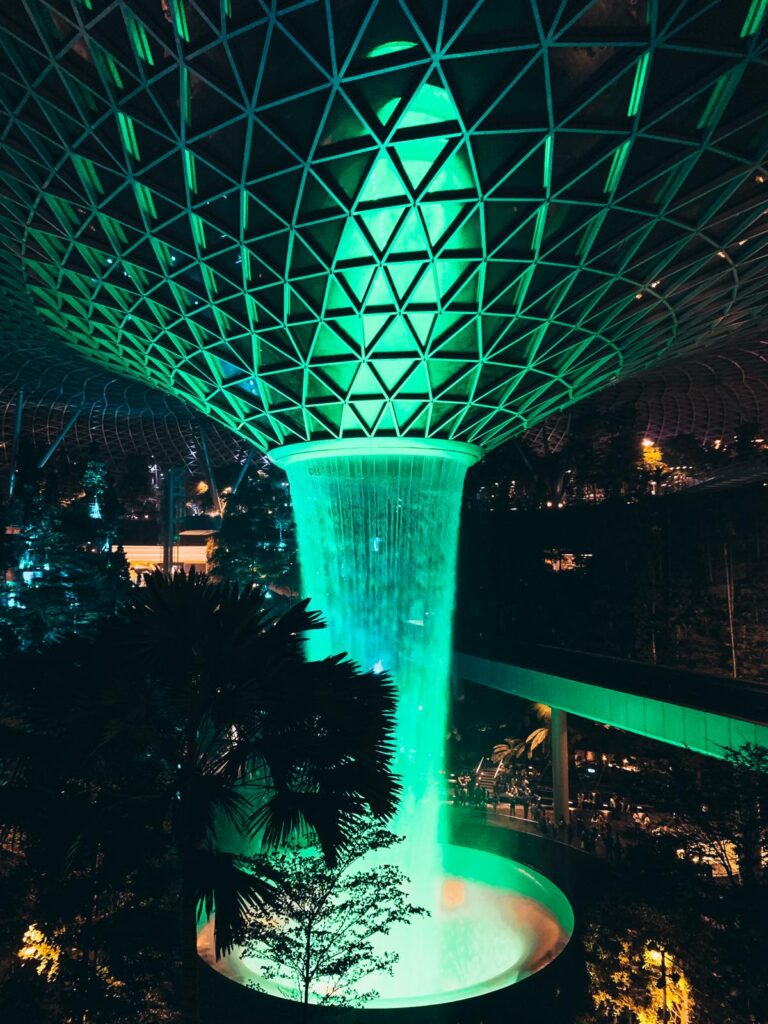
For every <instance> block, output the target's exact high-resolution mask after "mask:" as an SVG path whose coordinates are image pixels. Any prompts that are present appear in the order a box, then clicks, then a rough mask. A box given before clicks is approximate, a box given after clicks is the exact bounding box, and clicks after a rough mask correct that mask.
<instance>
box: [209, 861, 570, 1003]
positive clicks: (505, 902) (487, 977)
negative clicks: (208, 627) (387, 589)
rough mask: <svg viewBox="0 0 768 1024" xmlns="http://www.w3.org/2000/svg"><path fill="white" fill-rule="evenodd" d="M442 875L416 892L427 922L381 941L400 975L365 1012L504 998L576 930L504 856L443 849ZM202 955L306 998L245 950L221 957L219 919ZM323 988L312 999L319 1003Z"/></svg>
mask: <svg viewBox="0 0 768 1024" xmlns="http://www.w3.org/2000/svg"><path fill="white" fill-rule="evenodd" d="M441 854H442V856H441V869H440V873H439V876H438V877H435V878H432V879H430V880H429V881H425V882H423V883H421V884H420V885H419V886H418V887H417V888H416V889H415V890H412V891H411V900H412V902H415V903H420V904H421V905H422V906H427V907H431V913H430V916H428V917H422V918H416V919H415V920H414V921H412V922H411V924H409V925H403V926H398V927H397V928H396V929H393V931H392V932H391V933H390V934H389V936H387V937H386V938H383V939H382V943H383V944H384V948H391V949H394V950H396V952H397V953H398V956H399V959H398V962H397V963H396V965H395V967H394V972H393V974H392V975H391V976H390V975H387V974H382V975H379V976H377V977H375V978H369V979H368V980H367V982H366V987H367V988H368V989H375V991H376V992H377V996H376V998H375V999H373V1000H371V1001H370V1002H368V1003H366V1004H365V1008H366V1009H372V1010H376V1009H399V1008H405V1007H415V1006H429V1005H434V1004H437V1003H448V1002H453V1001H456V1000H464V999H471V998H473V997H475V996H480V995H485V994H486V993H489V992H495V991H496V990H498V989H501V988H506V987H507V986H508V985H513V984H514V983H515V982H518V981H522V979H523V978H527V977H529V976H530V975H531V974H534V973H535V972H536V971H539V970H541V969H542V968H543V967H546V966H547V964H549V963H551V962H552V960H554V959H555V957H556V956H557V955H558V954H559V953H561V952H562V950H563V949H564V948H565V946H566V944H567V943H568V940H569V939H570V937H571V934H572V932H573V911H572V909H571V905H570V903H569V902H568V900H567V899H566V897H565V896H564V895H563V893H562V892H561V891H560V889H558V888H557V886H556V885H554V884H553V883H552V882H550V881H549V880H548V879H547V878H545V877H544V876H543V875H540V874H539V873H538V872H537V871H533V870H531V869H530V868H528V867H525V866H524V865H522V864H519V863H517V862H516V861H513V860H508V859H507V858H505V857H499V856H497V855H496V854H492V853H485V852H483V851H480V850H475V849H470V848H469V847H464V846H451V845H446V846H444V847H442V849H441ZM198 948H199V951H200V955H201V956H202V957H203V959H204V960H206V961H207V962H208V963H209V964H210V965H211V966H212V967H214V968H215V969H216V970H217V971H220V972H221V973H222V974H224V975H226V976H227V977H229V978H231V979H232V980H233V981H237V982H239V983H240V984H243V985H249V986H251V987H254V988H258V989H259V990H260V991H262V992H264V993H267V994H269V995H274V996H281V997H283V998H289V999H293V998H298V994H297V993H296V992H295V991H291V990H290V989H286V986H285V985H284V984H283V985H278V984H276V983H275V982H271V981H268V980H265V979H264V978H263V977H262V976H261V975H260V968H259V960H258V958H257V957H253V958H243V957H242V956H241V955H240V951H239V950H235V951H234V952H233V953H232V954H231V955H230V956H228V957H226V958H224V959H222V960H219V961H215V959H214V957H213V923H212V922H208V924H206V926H205V927H204V928H203V929H202V931H201V933H200V937H199V942H198ZM321 997H322V991H320V990H318V991H317V992H316V993H315V994H314V998H313V1000H312V1001H318V1002H319V1001H320V999H321Z"/></svg>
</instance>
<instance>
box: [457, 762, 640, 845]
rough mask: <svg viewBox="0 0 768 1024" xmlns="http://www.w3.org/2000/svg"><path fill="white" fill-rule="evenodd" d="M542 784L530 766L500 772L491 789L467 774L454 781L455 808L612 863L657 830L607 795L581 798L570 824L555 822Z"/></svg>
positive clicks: (619, 798)
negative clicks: (510, 822) (642, 834)
mask: <svg viewBox="0 0 768 1024" xmlns="http://www.w3.org/2000/svg"><path fill="white" fill-rule="evenodd" d="M483 781H485V780H483ZM544 781H545V777H543V776H542V773H541V772H540V771H539V770H538V769H537V768H536V767H534V766H533V765H530V764H526V765H523V766H514V767H512V768H507V769H505V770H503V771H500V772H498V773H497V774H496V776H495V778H494V779H493V781H492V783H491V784H490V785H489V784H488V783H487V781H485V784H481V773H480V772H469V771H465V772H464V773H463V774H461V775H459V776H458V777H457V778H456V780H455V786H454V803H455V804H456V805H458V806H460V807H474V808H478V809H479V810H481V811H482V812H483V813H486V812H488V811H490V812H491V813H493V814H494V815H497V816H498V819H499V823H502V822H503V821H504V819H506V818H513V819H518V827H522V828H526V829H527V830H530V831H534V830H537V831H539V832H540V833H541V834H542V835H544V836H547V837H548V838H549V839H552V840H555V841H557V842H561V843H567V844H568V845H569V846H574V847H576V848H577V849H579V850H583V851H584V852H585V853H589V854H592V855H594V856H598V857H603V858H605V859H606V860H610V861H619V860H621V859H622V858H623V856H624V852H625V850H626V847H627V845H631V844H632V843H633V841H635V838H636V836H637V834H638V832H639V831H640V830H644V831H647V830H650V829H652V828H653V827H654V820H653V819H652V818H651V816H650V815H649V813H648V810H647V809H646V808H645V807H643V806H641V805H638V804H636V803H633V802H632V800H630V799H629V797H627V796H625V795H623V794H618V793H611V794H610V795H606V794H603V793H601V792H599V791H598V790H592V791H579V792H577V793H576V796H575V798H574V799H573V800H572V802H571V813H570V820H569V821H566V820H565V819H564V818H563V817H560V819H559V820H556V819H555V815H554V812H553V809H552V798H551V790H548V789H547V788H546V786H545V785H543V782H544Z"/></svg>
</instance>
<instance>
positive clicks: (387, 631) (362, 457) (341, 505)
mask: <svg viewBox="0 0 768 1024" xmlns="http://www.w3.org/2000/svg"><path fill="white" fill-rule="evenodd" d="M480 454H481V452H480V450H479V449H477V448H474V447H473V446H470V445H459V444H456V443H450V442H439V441H438V442H429V441H421V442H419V441H418V440H413V441H406V440H399V439H389V440H387V439H375V440H373V439H372V440H370V441H368V440H366V439H362V440H358V441H352V442H344V441H337V442H328V443H327V444H321V443H318V442H315V443H310V444H308V445H289V446H287V447H285V448H282V449H280V448H278V449H276V450H275V451H273V452H271V457H272V458H273V459H274V461H275V462H277V464H278V465H280V466H282V467H283V468H284V469H285V470H286V471H287V473H288V479H289V481H290V486H291V498H292V501H293V507H294V512H295V515H296V524H297V529H298V539H299V551H300V558H301V573H302V586H303V591H304V593H307V594H311V596H312V601H313V604H314V605H315V606H316V607H317V608H318V609H320V610H322V612H323V614H324V615H325V616H326V617H327V620H328V628H327V629H325V630H322V631H320V632H318V633H317V634H314V635H312V636H311V638H310V653H311V655H312V657H325V656H326V655H329V654H333V653H335V652H338V651H340V650H346V651H348V652H349V654H350V656H351V657H352V658H353V659H354V660H355V661H357V662H359V663H360V664H361V665H362V666H364V667H365V668H366V669H375V670H377V671H387V672H390V673H391V674H392V676H393V678H394V679H395V681H396V683H397V686H398V691H399V709H398V726H397V739H396V770H397V771H398V773H399V774H400V775H401V777H402V779H403V788H404V796H403V801H402V804H401V807H400V810H399V813H398V823H397V825H396V829H397V828H399V829H401V830H402V832H403V833H404V834H406V835H407V836H408V842H407V844H403V847H404V848H405V847H406V846H408V848H409V850H410V853H409V854H407V856H406V860H409V861H410V864H409V866H405V865H404V870H406V872H407V873H408V874H410V875H413V874H415V873H416V871H419V872H421V870H422V868H423V866H424V863H425V862H424V857H425V854H426V851H427V850H428V848H429V847H430V846H434V838H435V836H436V834H437V831H438V807H439V800H440V785H439V783H440V780H441V778H443V776H444V772H445V768H444V756H445V755H444V748H445V736H446V730H447V709H448V693H449V686H448V682H449V672H450V661H451V654H452V640H451V629H452V619H453V605H454V590H455V576H456V548H457V541H458V533H459V508H460V502H461V494H462V489H463V483H464V474H465V472H466V469H467V467H468V466H469V465H471V464H472V463H473V462H475V461H476V460H477V458H478V457H479V456H480ZM430 870H431V869H430Z"/></svg>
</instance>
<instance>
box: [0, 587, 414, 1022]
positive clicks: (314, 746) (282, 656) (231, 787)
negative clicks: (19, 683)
mask: <svg viewBox="0 0 768 1024" xmlns="http://www.w3.org/2000/svg"><path fill="white" fill-rule="evenodd" d="M263 597H264V595H263V591H262V590H260V589H259V588H256V587H245V588H243V589H240V588H238V587H237V586H236V585H232V584H228V583H214V582H212V581H210V580H209V579H208V578H207V577H205V576H201V575H196V574H194V573H191V574H190V575H188V576H187V575H185V574H183V573H179V574H177V575H176V576H174V577H172V578H169V577H167V576H165V575H163V574H162V573H159V572H158V573H155V574H154V575H153V576H151V577H150V578H149V580H148V582H147V586H146V587H143V588H136V589H135V590H134V591H133V592H132V596H131V600H130V601H129V603H128V605H127V606H126V607H125V608H124V609H123V610H122V611H121V612H120V613H119V614H118V615H117V616H116V617H114V618H113V619H112V620H110V621H109V622H107V623H106V624H105V625H104V627H103V628H102V629H101V630H100V632H99V635H98V637H97V638H96V639H95V640H94V641H93V642H90V641H88V640H84V639H82V638H75V639H72V640H69V641H67V643H65V644H64V645H62V646H61V647H57V648H51V649H50V650H49V651H48V652H44V653H43V654H42V655H40V656H39V657H38V660H37V662H35V661H34V659H29V660H28V661H27V663H26V665H25V666H24V669H23V671H25V674H26V680H27V682H28V683H29V681H30V678H32V679H33V684H32V687H31V690H30V688H29V687H28V688H27V692H28V693H31V695H32V697H33V700H32V705H33V706H32V707H31V708H28V709H27V713H26V714H25V716H24V727H25V728H30V727H32V728H34V729H37V730H38V733H39V735H46V734H47V735H51V736H57V737H58V738H59V739H61V738H62V737H64V743H65V745H66V737H73V738H74V737H77V744H78V746H79V751H78V757H79V760H80V764H79V765H78V771H79V773H80V775H81V776H82V775H83V774H90V775H91V777H92V778H93V780H94V786H95V788H96V790H97V791H98V793H99V799H100V801H101V802H104V800H106V801H107V802H108V803H111V804H117V805H118V806H120V807H122V808H123V814H124V815H125V814H127V813H128V811H127V810H126V809H127V808H130V812H131V814H139V816H141V814H143V815H144V816H145V821H146V823H147V825H148V827H151V828H152V829H154V830H158V829H159V830H160V831H161V832H163V834H165V835H167V836H168V837H169V842H170V844H171V847H172V852H173V855H174V857H175V859H176V862H177V863H178V865H179V875H180V884H179V906H180V917H181V928H182V936H183V938H182V941H183V948H182V962H183V965H184V970H183V992H182V999H183V1011H184V1020H185V1024H193V1022H195V1021H196V1020H197V1019H198V1009H197V1003H198V1000H197V950H196V942H197V929H198V921H199V914H200V912H201V911H202V913H204V914H206V915H209V914H210V913H211V912H212V911H213V909H214V908H215V910H216V917H215V936H214V940H215V949H216V955H217V956H220V955H222V954H224V953H226V952H228V951H229V950H230V949H231V948H232V946H233V944H234V943H235V941H236V940H237V938H238V936H239V934H240V933H241V931H242V928H243V926H244V923H245V919H246V917H247V915H248V912H249V910H251V909H252V908H253V907H254V906H256V905H258V904H259V903H260V902H261V900H262V899H263V898H264V897H265V896H266V895H267V893H268V890H269V887H270V885H271V881H270V879H268V878H262V877H257V876H255V875H254V874H253V873H251V872H250V871H248V870H247V869H246V864H245V859H244V855H245V854H248V853H250V852H252V850H253V849H258V848H259V847H262V848H264V847H269V846H273V845H276V844H279V843H281V842H283V841H285V840H286V839H287V838H288V837H290V836H293V835H296V834H297V833H305V834H308V835H310V836H312V837H313V838H314V839H315V840H316V841H317V842H318V843H319V845H320V846H321V848H322V849H323V851H324V852H325V854H326V857H327V858H328V859H329V861H330V862H333V859H334V857H335V854H336V852H337V851H338V850H339V849H341V848H343V847H344V846H345V844H346V843H347V842H348V841H350V839H351V837H352V836H353V834H354V832H355V829H356V827H357V826H358V824H359V823H360V822H361V821H362V820H363V819H364V817H365V816H366V815H367V814H369V813H371V814H373V815H374V816H375V817H377V818H379V819H381V820H386V819H387V818H388V817H389V816H390V815H391V814H392V812H393V810H394V808H395V806H396V803H397V797H398V791H399V786H398V784H397V782H396V780H395V777H394V776H393V774H392V772H391V769H390V767H389V762H390V758H391V752H392V748H391V736H392V731H393V726H394V712H395V692H394V688H393V686H392V684H391V682H390V681H389V680H388V679H387V678H386V677H385V676H381V675H376V674H374V673H361V672H360V671H359V670H358V669H357V667H356V666H355V665H353V664H352V663H351V662H349V661H347V660H345V658H344V656H343V655H339V656H336V657H332V658H327V659H325V660H323V661H315V662H308V661H306V660H305V658H304V634H305V633H306V632H307V631H308V630H310V629H317V628H321V626H322V623H321V621H320V619H319V616H318V615H317V613H312V612H308V611H307V602H306V601H303V602H300V603H298V604H297V605H295V606H294V607H293V608H291V609H290V610H289V611H288V612H287V613H286V614H284V615H282V616H281V617H279V618H274V617H270V615H269V614H268V613H267V612H266V611H265V610H264V600H263ZM22 661H23V659H22ZM30 662H31V663H30ZM20 666H21V662H20V664H19V666H17V667H20ZM30 672H31V675H30ZM105 682H106V685H105ZM70 753H71V752H70ZM71 760H72V758H71V756H70V758H69V759H67V758H65V759H63V760H62V769H63V770H65V771H67V770H69V771H71V767H70V768H69V769H67V765H68V764H69V763H70V762H71ZM139 765H140V769H139V767H138V766H139ZM129 769H130V770H129ZM105 772H106V773H107V776H108V777H109V779H110V784H109V786H105V785H104V781H103V780H104V777H105ZM137 772H138V773H139V774H140V775H141V778H142V781H143V784H144V785H145V787H147V791H145V792H135V791H125V792H124V791H121V786H120V780H121V779H125V778H130V779H133V780H135V779H136V776H137ZM55 785H56V786H57V787H58V786H59V780H57V781H56V782H55ZM0 788H4V787H0ZM63 788H64V789H65V790H66V788H67V787H66V786H64V787H63ZM105 790H106V792H105ZM11 796H12V794H11V793H10V792H8V793H7V794H6V799H5V800H4V801H3V803H2V804H0V807H2V806H5V808H6V809H9V808H11V804H12V799H11ZM1 817H2V814H0V818H1ZM108 817H109V816H107V818H108ZM97 820H98V818H97ZM26 825H27V827H31V826H30V822H29V820H27V823H26ZM37 827H38V828H41V829H42V830H43V831H44V829H45V823H44V822H38V823H37ZM227 843H228V845H229V848H226V845H227ZM103 851H104V844H102V856H104V855H105V854H104V852H103Z"/></svg>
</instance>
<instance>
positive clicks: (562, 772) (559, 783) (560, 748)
mask: <svg viewBox="0 0 768 1024" xmlns="http://www.w3.org/2000/svg"><path fill="white" fill-rule="evenodd" d="M550 728H551V734H550V738H551V743H552V795H553V797H554V812H555V824H557V823H558V822H559V821H560V819H561V818H563V819H564V820H565V822H566V824H567V823H568V822H569V821H570V810H569V807H568V803H569V793H568V715H567V714H566V713H565V711H561V710H560V709H559V708H552V720H551V723H550Z"/></svg>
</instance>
